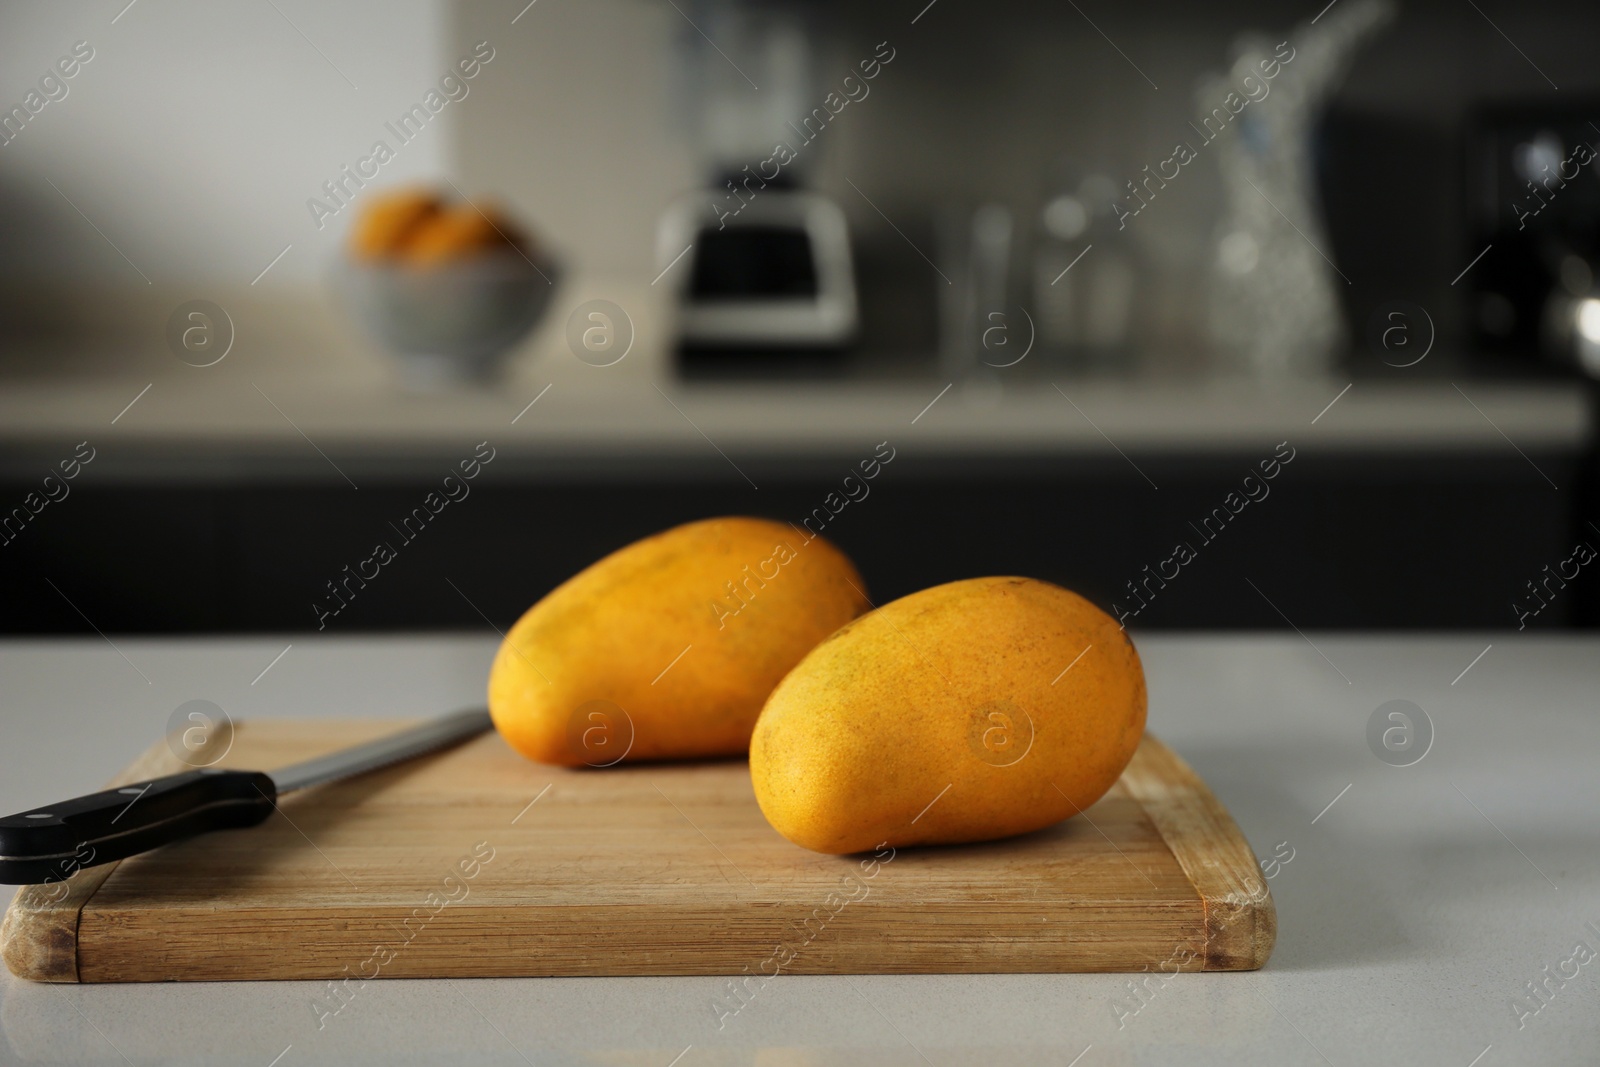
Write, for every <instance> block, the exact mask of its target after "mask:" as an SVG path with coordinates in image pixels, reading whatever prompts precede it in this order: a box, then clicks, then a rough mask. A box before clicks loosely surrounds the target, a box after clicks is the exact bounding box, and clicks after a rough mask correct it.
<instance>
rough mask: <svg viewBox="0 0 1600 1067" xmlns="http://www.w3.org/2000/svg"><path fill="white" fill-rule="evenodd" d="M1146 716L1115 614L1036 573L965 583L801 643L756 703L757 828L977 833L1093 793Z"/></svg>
mask: <svg viewBox="0 0 1600 1067" xmlns="http://www.w3.org/2000/svg"><path fill="white" fill-rule="evenodd" d="M1144 720H1145V683H1144V669H1143V668H1142V667H1141V666H1140V663H1139V654H1138V653H1137V652H1136V651H1134V647H1133V644H1132V642H1130V641H1129V640H1128V636H1127V634H1126V633H1125V632H1124V631H1123V630H1122V629H1120V628H1119V627H1118V626H1117V624H1116V622H1115V621H1114V620H1113V619H1112V618H1111V617H1110V616H1108V615H1107V614H1106V613H1105V612H1103V611H1101V610H1100V609H1099V608H1097V607H1095V606H1094V605H1093V604H1091V603H1090V602H1089V601H1087V600H1085V599H1083V598H1082V597H1080V596H1078V595H1077V594H1076V593H1072V592H1069V591H1067V590H1065V589H1062V588H1060V587H1059V586H1055V585H1051V584H1049V583H1048V582H1041V581H1036V580H1034V579H1031V578H972V579H969V580H966V581H960V582H951V583H949V584H948V585H940V586H935V587H933V588H931V589H924V590H923V591H921V592H919V593H913V594H912V595H910V596H907V597H903V598H901V599H899V600H896V601H893V602H891V603H889V604H885V605H884V606H883V607H881V608H879V609H877V610H876V611H873V612H870V613H868V614H866V615H864V616H862V617H861V618H859V619H856V620H855V621H854V622H851V623H850V624H848V625H846V626H844V627H843V628H842V629H840V630H839V631H838V632H837V633H835V634H833V636H831V637H829V638H828V639H827V640H826V641H824V642H822V644H820V645H818V646H817V647H816V648H814V649H812V650H811V652H810V653H809V654H808V655H807V656H806V657H805V659H803V660H801V661H800V664H799V666H797V667H795V669H794V670H792V671H790V672H789V674H788V676H787V677H785V678H784V679H783V681H782V682H780V683H779V684H778V687H777V688H776V689H775V690H773V693H772V695H771V696H770V697H768V698H767V704H766V707H765V708H764V709H763V710H762V712H761V718H760V720H759V721H758V722H757V723H756V729H755V734H754V736H753V737H752V738H751V742H750V774H751V777H752V779H753V780H754V784H755V793H756V800H757V801H758V802H759V803H760V804H761V810H762V812H763V813H765V814H766V817H767V821H768V822H770V823H771V824H772V825H773V827H774V828H775V829H776V830H777V831H778V832H779V833H781V834H782V835H783V836H785V837H787V838H788V839H789V840H791V841H793V842H794V843H795V844H797V845H803V846H805V847H806V848H809V849H813V850H815V851H817V852H828V853H847V852H860V851H862V850H865V849H870V848H876V847H877V846H879V845H880V844H883V843H885V842H887V843H888V844H889V845H892V846H897V847H898V846H902V845H918V844H954V843H957V842H962V841H983V840H988V839H991V838H998V837H1009V836H1011V835H1013V834H1021V833H1026V832H1028V831H1030V830H1037V829H1040V828H1041V827H1045V826H1049V825H1050V824H1052V823H1055V822H1059V821H1060V820H1062V819H1065V818H1067V817H1068V816H1070V815H1074V814H1076V813H1077V812H1079V811H1082V810H1083V809H1084V808H1087V807H1088V806H1089V805H1091V804H1093V803H1094V802H1095V801H1096V800H1098V799H1099V798H1100V797H1101V795H1103V794H1104V793H1105V791H1106V790H1107V789H1109V788H1111V786H1112V784H1113V783H1115V782H1116V780H1117V777H1118V776H1119V775H1120V774H1121V773H1122V769H1123V768H1124V767H1126V766H1127V764H1128V760H1129V759H1131V758H1132V757H1133V752H1134V749H1136V748H1137V747H1138V745H1139V739H1140V737H1141V735H1142V734H1143V733H1144Z"/></svg>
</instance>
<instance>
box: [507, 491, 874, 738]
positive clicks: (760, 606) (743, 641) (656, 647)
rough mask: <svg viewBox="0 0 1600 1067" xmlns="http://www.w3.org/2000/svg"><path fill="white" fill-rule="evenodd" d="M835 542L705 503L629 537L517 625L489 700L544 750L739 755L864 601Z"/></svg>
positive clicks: (511, 734)
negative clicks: (722, 514)
mask: <svg viewBox="0 0 1600 1067" xmlns="http://www.w3.org/2000/svg"><path fill="white" fill-rule="evenodd" d="M866 607H867V599H866V593H865V592H864V591H863V586H862V582H861V577H860V575H859V574H857V573H856V569H855V567H854V566H853V565H852V564H851V563H850V561H849V559H847V558H846V557H845V555H844V554H843V553H842V552H840V551H839V550H838V549H837V548H835V547H833V545H831V544H829V543H828V542H826V541H824V540H822V539H821V538H817V537H814V536H813V537H809V538H808V535H807V534H806V533H805V532H804V531H800V530H797V529H796V528H795V527H793V526H790V525H788V524H786V523H779V522H771V521H768V520H765V519H751V518H721V519H707V520H704V521H701V522H692V523H689V524H687V525H684V526H678V527H675V528H674V529H671V530H667V531H665V532H664V533H659V534H656V535H655V536H653V537H647V538H645V539H644V540H642V541H638V542H635V543H634V544H631V545H628V546H627V547H626V548H623V549H620V550H618V551H616V552H613V553H612V554H611V555H609V556H607V557H606V558H604V559H602V560H600V561H599V562H598V563H596V564H594V565H593V566H591V567H588V568H587V569H585V570H584V571H582V572H580V573H579V574H577V575H575V576H574V577H572V578H570V579H568V580H567V581H566V582H564V583H562V584H561V585H560V586H558V587H557V588H556V589H554V590H552V591H551V592H550V593H549V595H547V596H546V597H545V598H544V599H543V600H540V601H539V602H538V603H537V604H535V605H534V606H533V607H532V608H530V609H529V610H528V612H527V613H526V614H525V615H523V616H522V618H521V619H520V620H518V621H517V624H516V625H515V626H513V627H512V628H511V630H510V632H509V633H507V634H506V637H505V641H504V642H502V644H501V646H500V650H499V652H498V653H497V654H496V655H495V659H494V665H493V667H492V668H491V669H490V671H489V712H490V715H491V716H492V717H493V719H494V724H495V727H496V729H498V730H499V731H500V733H501V735H502V736H504V737H505V739H506V741H507V742H508V743H509V744H510V745H511V747H512V748H514V749H516V750H517V751H518V752H521V753H522V754H523V755H525V756H527V757H528V758H529V759H532V760H537V761H538V762H540V763H555V764H562V765H565V766H581V765H584V764H588V765H590V766H596V767H599V766H609V765H611V764H613V763H618V762H621V761H622V760H623V759H627V760H629V761H630V762H631V761H636V760H659V759H686V758H691V757H706V756H733V755H742V754H743V753H744V752H745V751H747V750H748V748H749V745H750V731H751V730H752V729H753V728H754V726H755V721H756V716H757V715H759V714H760V712H761V706H762V702H763V701H765V700H766V698H767V694H768V693H770V692H771V691H772V687H773V686H775V685H777V684H778V681H779V679H781V678H782V677H783V676H784V675H785V674H786V673H788V671H789V669H790V668H791V667H793V666H794V665H795V664H796V663H799V662H800V659H801V657H803V656H804V655H805V654H806V653H807V652H809V651H810V650H811V648H812V647H813V646H815V645H816V643H817V642H818V641H821V640H822V639H823V638H824V637H826V636H828V634H830V633H832V632H833V631H835V630H837V629H838V628H839V627H840V626H842V625H843V624H844V623H846V622H848V621H850V620H851V619H853V618H855V617H856V616H857V615H859V614H860V613H861V612H862V611H864V610H866Z"/></svg>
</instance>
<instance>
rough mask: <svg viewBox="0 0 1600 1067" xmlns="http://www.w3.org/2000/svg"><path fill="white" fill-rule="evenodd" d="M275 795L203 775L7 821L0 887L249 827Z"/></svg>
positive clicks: (267, 780)
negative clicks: (216, 832) (213, 832)
mask: <svg viewBox="0 0 1600 1067" xmlns="http://www.w3.org/2000/svg"><path fill="white" fill-rule="evenodd" d="M277 795H278V791H277V788H276V787H275V786H274V785H273V782H272V778H271V777H269V776H268V775H266V774H262V773H261V772H259V771H229V770H222V769H220V768H214V767H208V768H206V769H204V770H198V771H186V772H184V773H182V774H172V775H167V776H166V777H164V778H154V779H151V780H150V781H146V782H135V783H133V784H131V785H124V786H118V787H116V788H115V789H107V790H104V791H102V792H99V793H90V794H89V795H87V796H81V797H78V798H76V799H74V800H66V801H62V802H61V803H59V804H53V805H48V806H46V807H41V808H35V809H34V810H33V811H26V812H22V813H20V814H17V815H10V816H7V817H5V818H3V819H0V883H3V884H6V885H29V884H36V883H41V882H55V881H61V880H63V879H65V878H66V877H68V876H69V875H71V874H72V873H74V872H75V871H77V870H78V869H79V868H82V867H94V866H97V865H99V864H102V863H109V862H111V861H112V860H120V859H124V858H126V857H128V856H132V855H134V854H135V853H139V852H145V851H147V850H149V849H152V848H155V847H156V846H158V845H165V844H170V843H171V842H174V841H181V840H183V839H184V838H188V837H193V836H195V835H196V834H201V833H205V832H206V831H208V830H221V829H225V828H228V827H238V826H254V825H255V824H257V823H259V822H261V821H263V820H264V819H266V817H267V816H268V815H271V814H272V811H273V808H274V807H275V806H276V802H277Z"/></svg>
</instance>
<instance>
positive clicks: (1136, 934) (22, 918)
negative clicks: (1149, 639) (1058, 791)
mask: <svg viewBox="0 0 1600 1067" xmlns="http://www.w3.org/2000/svg"><path fill="white" fill-rule="evenodd" d="M403 725H406V724H404V723H399V722H384V721H372V720H364V721H339V722H328V721H319V722H301V721H283V720H270V721H268V720H263V721H256V722H248V723H244V724H241V725H240V726H238V727H237V728H236V729H235V730H234V731H233V737H232V744H231V748H230V749H229V750H228V752H227V755H226V756H225V757H224V758H223V759H222V760H221V761H220V762H219V763H218V764H217V765H218V766H225V767H244V768H261V769H267V770H270V769H271V768H273V767H277V766H281V765H284V764H287V763H291V762H294V761H296V760H300V759H305V758H309V757H311V756H316V755H320V754H322V753H324V752H329V751H332V750H334V749H337V748H341V747H344V746H346V745H351V744H356V743H358V742H361V741H365V740H368V739H370V738H373V737H376V736H379V735H381V734H384V733H387V732H390V731H393V730H395V729H398V728H400V727H401V726H403ZM180 769H183V768H182V765H181V764H180V763H179V762H178V760H177V758H176V757H175V756H174V755H172V753H171V752H170V751H169V750H168V748H167V746H166V744H165V743H164V742H163V743H159V744H157V745H156V746H155V747H153V748H152V749H151V750H150V751H149V752H147V753H145V755H144V756H142V757H141V758H140V759H139V760H138V761H136V762H135V763H134V764H133V765H132V766H131V767H130V768H129V769H128V771H127V772H126V773H125V774H124V775H123V776H120V777H119V778H118V779H117V781H116V782H115V783H113V784H119V785H120V784H127V783H128V782H133V781H140V780H143V779H145V778H149V777H152V776H154V775H156V774H165V773H171V772H173V771H175V770H180ZM952 799H953V798H949V797H946V798H945V800H946V801H950V800H952ZM1275 924H1276V916H1275V911H1274V909H1273V904H1272V898H1271V895H1270V893H1269V892H1268V891H1267V887H1266V883H1265V882H1264V881H1263V879H1262V878H1261V875H1260V872H1259V871H1258V869H1257V866H1256V861H1255V857H1254V856H1253V854H1252V853H1251V850H1250V847H1249V845H1248V844H1247V843H1246V842H1245V839H1244V837H1243V836H1242V835H1241V834H1240V833H1239V829H1238V827H1237V826H1235V825H1234V822H1233V819H1232V818H1231V817H1230V816H1229V815H1228V812H1227V811H1226V810H1225V809H1224V808H1223V807H1222V805H1221V804H1219V803H1218V802H1217V800H1216V798H1215V797H1213V796H1212V795H1211V792H1210V790H1208V789H1207V788H1206V787H1205V784H1204V783H1203V782H1201V781H1200V779H1199V778H1198V777H1197V776H1196V775H1195V774H1194V772H1193V771H1192V770H1190V769H1189V767H1188V766H1187V765H1186V764H1185V763H1184V762H1183V761H1182V760H1180V759H1178V757H1177V756H1175V755H1173V753H1172V752H1171V751H1170V750H1168V749H1167V748H1166V746H1164V745H1162V744H1161V743H1160V742H1159V741H1157V740H1155V739H1154V738H1153V737H1148V736H1147V737H1146V738H1145V740H1144V743H1143V744H1142V745H1141V746H1140V748H1139V751H1138V754H1137V755H1136V756H1135V757H1134V759H1133V762H1132V763H1131V764H1130V765H1129V767H1128V769H1127V771H1126V772H1125V773H1124V774H1123V776H1122V779H1121V780H1120V781H1119V782H1118V783H1117V785H1116V786H1115V787H1114V788H1113V789H1112V790H1111V792H1110V793H1109V794H1107V795H1106V796H1105V797H1104V798H1103V799H1101V801H1100V802H1099V803H1098V804H1096V805H1095V806H1094V807H1092V808H1091V809H1090V810H1089V811H1088V812H1087V813H1085V815H1082V816H1079V817H1076V818H1073V819H1069V820H1067V821H1066V822H1064V823H1061V824H1058V825H1057V826H1054V827H1051V828H1049V829H1046V830H1042V831H1040V832H1038V833H1034V834H1029V835H1026V836H1024V837H1020V838H1013V839H1011V840H1007V841H998V842H991V843H987V844H980V845H963V846H955V847H946V848H907V849H900V850H898V851H895V850H893V849H883V850H880V852H879V853H878V854H875V855H874V854H868V855H863V856H845V857H841V856H823V855H818V854H816V853H812V852H808V851H806V850H804V849H801V848H799V847H797V846H795V845H792V844H790V843H789V842H787V841H785V840H784V839H783V838H782V837H780V836H779V835H778V834H777V833H776V832H775V831H774V830H772V828H771V827H770V826H768V825H767V823H766V820H765V819H764V818H763V817H762V815H761V811H760V809H759V808H758V807H757V806H756V801H755V796H754V794H753V792H752V790H751V786H750V775H749V769H748V767H747V766H746V764H745V763H743V762H742V761H728V762H721V763H701V764H656V765H643V766H633V767H627V766H623V767H615V768H610V769H606V770H591V769H582V770H565V769H560V768H552V767H544V766H539V765H537V764H532V763H529V762H528V761H526V760H524V759H523V758H522V757H520V756H518V755H516V754H515V753H513V752H512V751H511V750H510V749H509V748H507V747H506V745H505V743H504V742H502V741H501V740H500V738H499V736H498V735H496V734H493V733H491V734H487V735H484V736H482V737H479V738H477V739H476V740H474V741H471V742H469V743H467V744H466V745H463V746H461V747H459V748H456V749H453V750H451V751H448V752H444V753H440V754H437V755H433V756H429V757H426V758H423V759H420V760H416V761H413V762H412V763H409V764H405V765H402V766H398V767H394V768H391V769H389V770H386V771H382V772H379V773H376V774H372V775H368V776H366V777H364V778H359V779H355V780H351V781H347V782H341V783H336V784H333V785H328V786H323V787H321V788H319V789H313V790H308V791H305V792H303V793H299V794H291V795H289V796H288V797H286V798H285V799H284V800H283V802H282V804H281V808H280V812H279V813H278V814H276V815H274V816H272V817H271V818H270V819H269V820H268V821H267V822H266V823H264V824H262V825H261V826H258V827H253V828H250V829H244V830H227V831H221V832H217V833H212V834H208V835H205V836H203V837H200V838H195V839H193V840H191V841H187V842H184V843H181V844H178V845H172V846H168V847H166V848H163V849H160V850H157V851H155V852H152V853H147V854H145V855H142V856H136V857H133V858H131V859H126V860H123V861H121V862H118V863H112V864H106V865H104V866H101V867H94V868H90V869H88V870H85V871H81V872H79V873H77V874H76V875H74V876H73V877H72V878H70V879H69V880H68V881H66V882H65V883H57V884H56V885H53V886H30V887H26V888H24V889H22V890H21V891H20V892H19V893H18V895H17V897H16V899H15V900H14V901H13V902H12V905H11V907H10V909H9V910H8V911H7V913H6V916H5V921H4V925H3V926H0V943H3V953H4V957H5V960H6V964H7V965H8V966H9V967H10V969H11V971H12V973H14V974H16V975H19V976H20V977H23V978H31V979H36V980H40V981H51V982H148V981H209V980H218V979H287V978H297V979H340V978H345V979H350V980H351V981H352V982H359V981H361V980H363V979H370V978H374V977H378V976H382V977H408V978H419V977H491V976H511V975H665V974H716V975H723V974H725V975H736V976H740V975H745V974H746V973H748V974H749V975H751V976H760V975H771V974H775V973H795V974H870V973H945V972H1039V971H1046V972H1048V971H1137V970H1142V969H1145V968H1148V969H1150V970H1152V971H1162V970H1166V971H1172V970H1184V971H1193V970H1249V969H1253V968H1256V967H1260V966H1261V965H1262V964H1263V963H1264V962H1266V959H1267V956H1268V955H1269V954H1270V953H1271V951H1272V945H1273V939H1274V934H1275V928H1276V926H1275ZM756 981H759V978H750V979H748V980H747V983H752V982H756Z"/></svg>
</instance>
